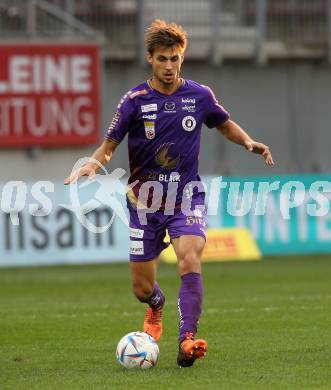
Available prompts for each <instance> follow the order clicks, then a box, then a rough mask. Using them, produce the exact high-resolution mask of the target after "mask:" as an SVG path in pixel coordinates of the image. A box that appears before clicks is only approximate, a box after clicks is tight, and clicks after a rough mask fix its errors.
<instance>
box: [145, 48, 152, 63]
mask: <svg viewBox="0 0 331 390" xmlns="http://www.w3.org/2000/svg"><path fill="white" fill-rule="evenodd" d="M146 59H147V62H148V63H149V64H152V62H153V56H152V55H151V53H150V52H149V51H147V52H146Z"/></svg>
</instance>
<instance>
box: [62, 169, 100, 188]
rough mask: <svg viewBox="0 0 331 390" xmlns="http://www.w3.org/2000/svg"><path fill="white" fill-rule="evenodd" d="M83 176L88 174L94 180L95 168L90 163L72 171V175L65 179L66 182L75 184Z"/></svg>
mask: <svg viewBox="0 0 331 390" xmlns="http://www.w3.org/2000/svg"><path fill="white" fill-rule="evenodd" d="M82 176H88V178H89V179H91V180H92V179H93V178H94V177H95V169H94V168H93V167H91V166H89V165H84V166H83V167H81V168H79V169H77V170H76V171H74V172H72V173H71V175H70V176H69V177H67V178H66V179H65V180H64V184H74V183H76V182H77V180H78V179H79V178H80V177H82Z"/></svg>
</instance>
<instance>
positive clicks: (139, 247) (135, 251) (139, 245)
mask: <svg viewBox="0 0 331 390" xmlns="http://www.w3.org/2000/svg"><path fill="white" fill-rule="evenodd" d="M130 254H131V255H143V254H144V241H130Z"/></svg>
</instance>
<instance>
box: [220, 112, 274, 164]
mask: <svg viewBox="0 0 331 390" xmlns="http://www.w3.org/2000/svg"><path fill="white" fill-rule="evenodd" d="M216 128H217V130H218V131H219V132H221V133H222V134H223V135H224V136H225V137H226V138H227V139H228V140H230V141H232V142H235V143H236V144H239V145H242V146H244V147H245V148H246V149H247V150H248V151H250V152H253V153H257V154H262V156H263V157H264V160H265V162H266V164H267V165H274V161H273V159H272V155H271V152H270V149H269V146H267V145H265V144H262V143H261V142H256V141H254V140H253V139H252V138H251V137H250V136H249V135H248V134H247V133H246V131H245V130H244V129H242V128H241V127H240V126H239V125H238V124H237V123H236V122H234V121H232V120H231V119H228V120H227V121H226V122H224V123H223V124H222V125H219V126H216Z"/></svg>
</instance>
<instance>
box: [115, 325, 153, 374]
mask: <svg viewBox="0 0 331 390" xmlns="http://www.w3.org/2000/svg"><path fill="white" fill-rule="evenodd" d="M159 354H160V350H159V347H158V345H157V343H156V341H155V340H154V339H153V337H151V336H150V335H148V334H147V333H144V332H131V333H128V334H127V335H125V336H124V337H122V338H121V340H120V341H119V343H118V344H117V348H116V357H117V360H118V361H119V362H120V364H122V366H124V367H125V368H129V369H131V368H143V369H145V368H151V367H154V366H155V365H156V363H157V361H158V358H159Z"/></svg>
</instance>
